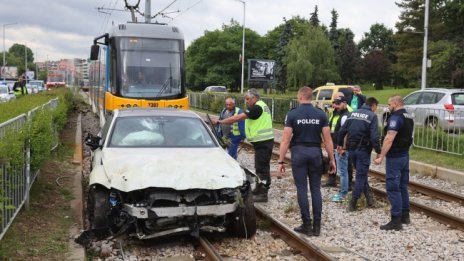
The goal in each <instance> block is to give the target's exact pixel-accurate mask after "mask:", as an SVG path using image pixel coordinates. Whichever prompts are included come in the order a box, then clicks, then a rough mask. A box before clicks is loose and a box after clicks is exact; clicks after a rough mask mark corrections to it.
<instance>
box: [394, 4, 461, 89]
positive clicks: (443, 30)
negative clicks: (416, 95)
mask: <svg viewBox="0 0 464 261" xmlns="http://www.w3.org/2000/svg"><path fill="white" fill-rule="evenodd" d="M397 5H398V6H399V7H400V8H401V9H402V12H401V15H400V17H399V22H397V24H396V27H397V29H398V32H397V33H396V35H395V36H394V38H395V41H396V53H395V54H396V56H397V57H398V59H397V62H396V63H395V64H394V66H393V69H394V75H395V77H396V79H395V80H396V81H397V82H398V83H400V84H401V85H403V86H418V85H419V80H420V75H421V62H422V51H423V49H422V42H423V34H422V33H420V32H423V28H424V1H423V0H402V1H401V2H399V3H397ZM463 6H464V3H463V1H462V0H459V1H447V0H431V1H430V5H429V24H428V31H429V38H428V42H429V46H430V47H431V48H432V47H434V48H436V49H435V51H437V52H436V53H435V55H434V57H432V56H433V54H431V53H429V57H431V58H433V59H432V69H431V70H432V75H431V76H432V78H431V83H433V84H440V85H441V84H443V85H446V86H450V85H451V84H454V85H455V86H456V83H455V82H456V81H464V78H461V77H464V76H460V75H461V74H460V70H462V68H464V59H463V58H464V57H463V56H464V44H463V41H462V39H464V30H463V29H462V28H463V26H464V20H463V19H462V17H463V14H464V9H463V8H462V7H463ZM443 41H449V42H450V43H451V44H452V45H454V46H455V47H457V48H458V49H457V51H456V52H455V53H454V54H455V56H454V57H452V58H449V59H448V60H447V57H449V52H450V51H451V49H453V47H451V45H448V46H444V45H443ZM435 59H438V61H437V62H438V63H437V64H435ZM435 65H437V66H438V67H439V68H436V69H435V68H433V67H434V66H435ZM445 67H447V70H445V69H444V68H445ZM446 71H448V73H446ZM443 73H444V74H445V75H443ZM457 87H462V86H457Z"/></svg>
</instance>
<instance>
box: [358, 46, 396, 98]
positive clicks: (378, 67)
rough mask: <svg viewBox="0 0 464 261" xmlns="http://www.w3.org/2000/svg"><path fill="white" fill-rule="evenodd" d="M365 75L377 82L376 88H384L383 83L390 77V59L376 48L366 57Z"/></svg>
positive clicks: (367, 78) (364, 64)
mask: <svg viewBox="0 0 464 261" xmlns="http://www.w3.org/2000/svg"><path fill="white" fill-rule="evenodd" d="M362 74H363V77H364V79H366V80H369V81H372V82H374V83H375V89H376V90H382V89H383V85H384V84H385V82H387V81H388V80H389V79H390V61H389V60H388V59H387V57H385V55H384V53H383V52H382V51H380V50H374V51H372V52H370V53H368V54H366V56H365V57H364V60H363V71H362Z"/></svg>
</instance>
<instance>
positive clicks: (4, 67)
mask: <svg viewBox="0 0 464 261" xmlns="http://www.w3.org/2000/svg"><path fill="white" fill-rule="evenodd" d="M14 24H17V23H9V24H3V68H2V75H3V81H5V73H6V62H5V27H7V26H9V25H14Z"/></svg>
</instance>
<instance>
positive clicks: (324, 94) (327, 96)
mask: <svg viewBox="0 0 464 261" xmlns="http://www.w3.org/2000/svg"><path fill="white" fill-rule="evenodd" d="M332 94H333V90H331V89H328V90H320V91H319V96H318V97H317V99H318V100H331V99H332Z"/></svg>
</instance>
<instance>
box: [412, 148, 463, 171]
mask: <svg viewBox="0 0 464 261" xmlns="http://www.w3.org/2000/svg"><path fill="white" fill-rule="evenodd" d="M409 155H410V159H411V160H415V161H420V162H423V163H427V164H430V165H435V166H439V167H443V168H447V169H454V170H458V171H462V170H463V169H464V161H463V160H462V155H454V154H448V153H443V152H441V153H440V152H436V151H431V150H424V149H419V148H414V147H413V148H412V149H411V150H410V151H409Z"/></svg>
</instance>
